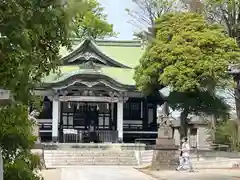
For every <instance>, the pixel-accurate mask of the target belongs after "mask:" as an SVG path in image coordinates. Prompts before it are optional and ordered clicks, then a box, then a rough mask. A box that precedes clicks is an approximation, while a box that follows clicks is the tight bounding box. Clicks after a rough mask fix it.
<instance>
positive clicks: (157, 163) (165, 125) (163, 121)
mask: <svg viewBox="0 0 240 180" xmlns="http://www.w3.org/2000/svg"><path fill="white" fill-rule="evenodd" d="M159 121H160V122H159V126H160V127H159V128H158V138H157V139H156V146H155V150H154V153H153V159H152V166H151V169H152V170H157V171H158V170H170V169H171V170H173V169H176V167H177V163H178V154H177V146H176V145H175V141H174V139H173V137H172V128H171V127H170V125H169V123H170V122H169V118H168V117H167V116H163V117H159Z"/></svg>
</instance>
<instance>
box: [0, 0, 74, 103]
mask: <svg viewBox="0 0 240 180" xmlns="http://www.w3.org/2000/svg"><path fill="white" fill-rule="evenodd" d="M0 9H1V12H0V14H1V16H0V21H1V25H0V34H1V36H2V37H1V41H0V63H1V66H0V73H1V78H0V87H2V88H4V89H10V90H11V91H12V93H13V94H14V95H15V98H16V100H19V101H22V102H24V103H27V102H28V97H29V96H30V92H31V91H30V90H31V89H33V88H34V87H35V86H36V85H38V84H39V82H40V81H41V78H42V77H43V76H44V75H47V74H49V72H50V71H51V70H56V69H57V66H58V65H59V64H60V61H59V48H60V46H67V47H70V41H69V31H68V30H69V29H68V27H69V25H70V21H69V20H70V19H69V18H70V17H69V16H68V14H67V9H64V8H63V7H62V6H60V5H57V4H55V1H53V0H51V1H37V0H24V1H22V0H10V1H1V2H0Z"/></svg>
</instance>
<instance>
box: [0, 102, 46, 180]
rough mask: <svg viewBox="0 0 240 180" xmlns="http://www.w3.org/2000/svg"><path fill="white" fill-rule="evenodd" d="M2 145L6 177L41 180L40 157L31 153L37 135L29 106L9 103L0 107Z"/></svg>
mask: <svg viewBox="0 0 240 180" xmlns="http://www.w3.org/2000/svg"><path fill="white" fill-rule="evenodd" d="M0 123H1V128H0V147H1V151H2V155H3V160H4V178H5V179H8V180H15V179H16V180H19V179H28V180H39V179H41V176H39V175H38V174H37V172H36V170H38V169H41V165H42V164H41V161H40V157H39V156H37V155H34V154H32V153H31V151H30V149H31V148H32V147H33V145H34V142H35V140H36V137H34V136H33V135H32V127H33V125H34V124H33V123H34V122H32V121H29V119H28V113H27V106H23V105H21V104H14V103H12V104H9V105H6V106H4V107H2V108H1V109H0Z"/></svg>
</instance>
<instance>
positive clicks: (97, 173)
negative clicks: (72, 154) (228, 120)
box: [43, 166, 240, 180]
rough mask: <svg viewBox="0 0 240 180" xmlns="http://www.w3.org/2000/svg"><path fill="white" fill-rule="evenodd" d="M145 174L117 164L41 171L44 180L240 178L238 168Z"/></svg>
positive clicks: (229, 179)
mask: <svg viewBox="0 0 240 180" xmlns="http://www.w3.org/2000/svg"><path fill="white" fill-rule="evenodd" d="M147 174H148V175H147ZM147 174H145V173H142V172H140V171H138V170H135V169H134V168H131V167H117V166H111V167H107V166H105V167H101V166H83V167H71V168H62V169H55V170H45V171H43V176H44V178H45V180H96V179H97V180H154V179H155V180H189V179H194V180H240V169H239V170H199V171H195V172H193V173H190V172H176V171H157V172H147ZM149 174H151V176H150V175H149Z"/></svg>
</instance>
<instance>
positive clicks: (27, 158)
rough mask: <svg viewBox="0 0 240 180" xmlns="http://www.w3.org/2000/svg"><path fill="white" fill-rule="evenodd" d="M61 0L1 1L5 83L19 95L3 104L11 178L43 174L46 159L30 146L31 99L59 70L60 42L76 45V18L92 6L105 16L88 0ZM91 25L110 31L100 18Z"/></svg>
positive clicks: (2, 133)
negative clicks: (50, 74) (42, 162)
mask: <svg viewBox="0 0 240 180" xmlns="http://www.w3.org/2000/svg"><path fill="white" fill-rule="evenodd" d="M60 2H62V1H58V0H57V1H56V0H48V1H39V0H8V1H0V22H1V23H0V35H1V39H0V63H1V66H0V74H1V75H0V87H1V89H7V90H10V91H11V95H12V99H13V101H12V103H11V104H7V105H6V104H5V105H3V104H1V107H0V122H1V127H0V147H1V150H2V154H3V159H4V179H7V180H19V179H24V180H39V179H41V177H40V176H39V175H38V174H37V170H39V168H40V167H41V164H40V159H39V157H38V156H36V155H33V154H32V153H31V151H30V149H31V148H32V146H33V145H34V142H35V140H36V137H33V136H32V133H31V131H32V127H33V123H32V122H30V121H29V120H28V115H27V113H28V111H27V109H28V108H27V107H28V104H29V102H31V101H34V100H35V97H34V94H33V90H34V89H35V88H36V87H37V86H40V85H41V79H42V78H43V77H44V76H46V75H48V74H49V73H50V72H51V71H58V65H60V64H61V61H60V55H59V50H60V47H61V46H66V47H68V48H71V41H70V38H72V34H73V32H74V30H76V29H75V28H74V27H75V24H74V22H73V19H74V18H76V17H78V15H79V14H80V13H85V14H86V16H88V13H90V11H91V10H92V12H93V14H94V15H96V17H95V16H94V17H93V18H96V19H98V18H100V17H101V16H98V12H97V9H95V8H94V7H92V8H90V9H87V7H88V6H86V5H89V4H86V3H85V1H78V2H74V3H73V2H67V3H66V4H65V6H63V4H62V3H60ZM95 10H96V12H94V11H95ZM89 18H90V15H89V16H88V20H89ZM80 19H81V17H78V20H79V21H80ZM86 22H87V21H86ZM88 25H89V24H85V26H87V27H88ZM91 25H93V28H89V29H87V30H86V31H89V33H88V34H92V35H93V33H98V35H97V36H101V37H103V36H104V32H103V31H101V32H99V31H94V28H101V27H100V25H99V24H98V25H97V26H95V24H91ZM81 28H82V27H81ZM105 35H106V34H105ZM80 36H81V35H80V34H79V35H78V37H80ZM82 36H84V34H82Z"/></svg>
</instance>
